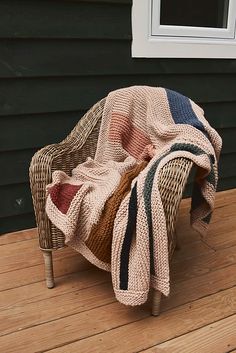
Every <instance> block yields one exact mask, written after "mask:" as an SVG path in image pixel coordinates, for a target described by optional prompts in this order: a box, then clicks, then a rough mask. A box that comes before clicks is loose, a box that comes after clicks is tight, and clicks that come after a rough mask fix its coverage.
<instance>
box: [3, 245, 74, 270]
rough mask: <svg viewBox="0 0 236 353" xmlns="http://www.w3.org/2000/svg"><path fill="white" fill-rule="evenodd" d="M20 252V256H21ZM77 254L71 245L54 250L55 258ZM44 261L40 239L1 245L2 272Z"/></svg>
mask: <svg viewBox="0 0 236 353" xmlns="http://www.w3.org/2000/svg"><path fill="white" fill-rule="evenodd" d="M19 254H20V256H19ZM74 254H76V252H75V251H74V250H72V249H71V248H69V247H66V248H63V249H59V250H57V251H55V252H54V258H55V259H56V258H61V256H63V257H70V256H72V255H74ZM42 263H43V256H42V252H41V251H40V250H39V247H38V239H31V240H28V241H27V242H20V243H13V244H7V245H3V246H2V247H1V257H0V273H4V272H9V271H13V270H17V269H20V268H26V267H30V266H35V265H38V264H42Z"/></svg>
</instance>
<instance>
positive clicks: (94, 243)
mask: <svg viewBox="0 0 236 353" xmlns="http://www.w3.org/2000/svg"><path fill="white" fill-rule="evenodd" d="M220 151H221V138H220V136H219V135H218V134H217V132H216V131H215V130H214V129H213V128H212V127H211V126H210V125H209V123H208V122H207V120H206V119H205V118H204V112H203V110H202V109H201V108H200V107H199V106H198V105H197V104H195V103H194V102H193V101H192V100H190V99H189V98H187V97H185V96H183V95H181V94H179V93H177V92H174V91H171V90H169V89H164V88H160V87H158V88H156V87H148V86H133V87H128V88H123V89H119V90H116V91H113V92H111V93H110V94H109V95H108V96H107V98H106V103H105V107H104V111H103V116H102V121H101V128H100V132H99V138H98V143H97V150H96V155H95V158H94V159H91V158H88V159H87V160H86V161H85V162H84V163H82V164H80V165H78V166H77V167H76V168H75V169H74V170H73V172H72V176H68V175H66V174H65V173H64V172H62V171H55V172H54V173H53V175H52V183H51V184H50V185H48V187H47V195H48V196H47V202H46V212H47V215H48V217H49V218H50V220H51V221H52V223H53V224H55V225H56V227H58V228H59V229H60V230H61V231H62V232H63V233H64V234H65V240H66V243H67V244H68V245H69V246H71V247H73V248H74V249H76V250H77V251H78V252H80V253H81V254H83V255H84V256H85V257H86V258H87V259H88V260H89V261H91V262H92V263H94V264H95V265H96V266H98V267H100V268H102V269H104V270H107V271H111V274H112V281H113V288H114V292H115V295H116V297H117V299H118V300H119V301H120V302H122V303H124V304H127V305H138V304H142V303H144V302H145V301H146V300H147V296H148V292H149V289H150V287H153V288H155V289H157V290H159V291H161V292H162V293H163V294H164V295H168V294H169V258H168V238H167V230H166V220H165V213H164V210H163V205H162V200H161V197H160V192H159V189H158V177H159V172H160V170H161V168H162V167H163V166H164V165H165V164H166V163H167V162H168V161H170V160H172V159H174V158H177V157H185V158H188V159H190V160H191V161H193V162H194V164H195V165H196V166H197V172H196V176H195V180H194V186H193V194H192V205H191V211H190V214H191V224H192V226H193V228H194V229H196V230H197V231H198V232H199V233H200V234H202V235H205V234H206V232H207V229H208V225H209V222H210V218H211V214H212V210H213V207H214V197H215V191H216V187H217V180H218V167H217V166H218V160H219V155H220ZM170 192H171V190H170Z"/></svg>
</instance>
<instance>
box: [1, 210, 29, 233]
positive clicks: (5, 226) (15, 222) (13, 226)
mask: <svg viewBox="0 0 236 353" xmlns="http://www.w3.org/2000/svg"><path fill="white" fill-rule="evenodd" d="M35 226H36V223H35V217H34V213H33V212H31V213H26V214H21V215H17V216H11V217H5V218H4V217H3V218H1V221H0V236H1V235H4V234H5V233H8V232H14V231H19V230H22V229H27V228H32V227H35Z"/></svg>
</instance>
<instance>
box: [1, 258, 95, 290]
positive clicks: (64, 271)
mask: <svg viewBox="0 0 236 353" xmlns="http://www.w3.org/2000/svg"><path fill="white" fill-rule="evenodd" d="M53 265H54V277H55V279H56V281H55V284H56V286H57V285H58V283H59V282H58V281H59V280H58V279H57V278H58V277H62V276H65V275H70V274H71V273H75V272H76V273H78V272H80V271H86V270H88V269H90V268H92V267H93V266H92V264H90V263H89V262H88V261H87V260H86V259H85V258H84V257H82V256H81V255H80V254H74V255H71V256H66V257H64V256H63V253H62V256H61V257H60V258H55V259H53ZM44 271H45V268H44V264H43V263H41V264H38V265H34V266H31V267H25V268H21V269H16V270H12V271H10V272H5V273H1V274H0V290H7V289H12V288H18V287H21V286H26V285H28V284H32V283H36V282H41V281H43V283H44V288H45V289H46V283H45V274H44Z"/></svg>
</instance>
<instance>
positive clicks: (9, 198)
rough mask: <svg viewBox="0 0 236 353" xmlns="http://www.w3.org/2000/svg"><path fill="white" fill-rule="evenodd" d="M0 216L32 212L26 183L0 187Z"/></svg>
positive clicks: (28, 187) (28, 188)
mask: <svg viewBox="0 0 236 353" xmlns="http://www.w3.org/2000/svg"><path fill="white" fill-rule="evenodd" d="M0 192H1V198H2V200H4V202H1V204H0V217H9V216H17V215H21V214H26V213H32V212H33V203H32V197H31V192H30V186H29V184H28V183H24V184H12V185H5V186H1V187H0Z"/></svg>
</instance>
